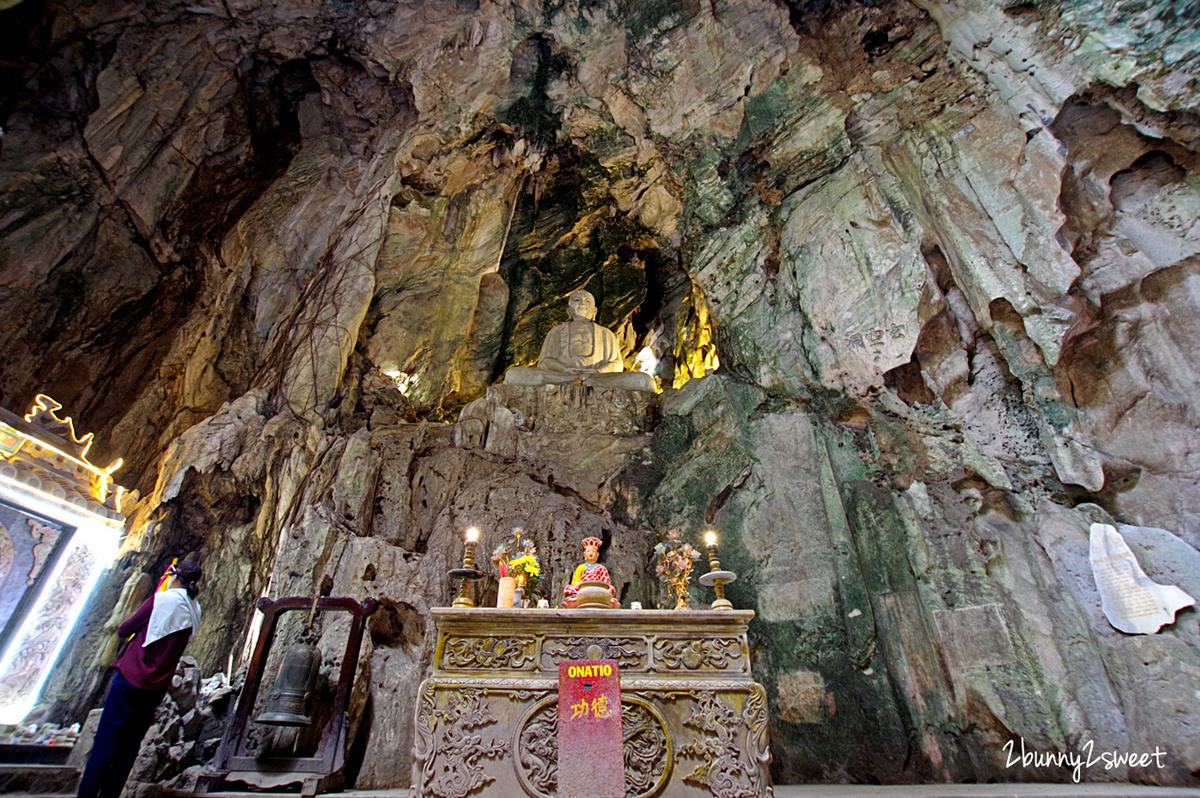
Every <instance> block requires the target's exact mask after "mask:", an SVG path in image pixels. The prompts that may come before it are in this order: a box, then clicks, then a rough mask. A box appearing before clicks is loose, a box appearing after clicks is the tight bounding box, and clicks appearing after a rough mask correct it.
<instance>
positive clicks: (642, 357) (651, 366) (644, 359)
mask: <svg viewBox="0 0 1200 798" xmlns="http://www.w3.org/2000/svg"><path fill="white" fill-rule="evenodd" d="M657 368H658V355H656V354H654V349H653V348H651V347H649V346H643V347H642V351H640V352H638V354H637V357H636V358H634V361H633V370H634V371H644V372H645V373H647V374H649V375H651V376H653V375H654V370H655V369H657Z"/></svg>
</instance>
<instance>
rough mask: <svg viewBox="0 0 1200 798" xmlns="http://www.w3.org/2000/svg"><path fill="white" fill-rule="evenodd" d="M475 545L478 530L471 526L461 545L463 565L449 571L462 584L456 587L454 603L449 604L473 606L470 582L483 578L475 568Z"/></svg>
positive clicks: (451, 576)
mask: <svg viewBox="0 0 1200 798" xmlns="http://www.w3.org/2000/svg"><path fill="white" fill-rule="evenodd" d="M477 545H479V530H478V529H476V528H475V527H471V528H470V529H468V530H467V539H466V543H465V544H464V545H463V566H462V568H455V569H454V570H452V571H451V572H450V578H451V579H461V580H462V585H461V586H460V587H459V589H458V598H456V599H454V603H453V604H451V605H450V606H452V607H474V606H475V601H474V600H473V599H472V598H471V582H473V581H475V580H476V579H482V578H483V574H482V573H481V572H480V571H478V570H476V569H475V547H476V546H477Z"/></svg>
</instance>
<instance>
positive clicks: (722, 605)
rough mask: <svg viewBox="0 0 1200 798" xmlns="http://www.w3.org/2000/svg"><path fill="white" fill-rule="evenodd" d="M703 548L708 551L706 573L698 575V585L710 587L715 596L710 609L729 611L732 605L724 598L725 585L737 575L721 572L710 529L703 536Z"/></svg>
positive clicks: (714, 538) (713, 535) (712, 533)
mask: <svg viewBox="0 0 1200 798" xmlns="http://www.w3.org/2000/svg"><path fill="white" fill-rule="evenodd" d="M704 544H705V548H707V549H708V573H706V574H701V575H700V580H699V581H700V584H702V585H704V586H705V587H711V588H712V589H713V592H714V593H716V594H717V598H716V600H715V601H713V603H712V606H711V609H714V610H731V609H733V604H731V603H730V602H729V599H727V598H725V585H727V584H729V583H730V582H732V581H733V580H735V579H737V574H735V573H734V572H733V571H722V570H721V561H720V560H718V559H717V533H716V532H713V531H712V530H711V529H710V530H709V531H708V532H706V533H705V534H704Z"/></svg>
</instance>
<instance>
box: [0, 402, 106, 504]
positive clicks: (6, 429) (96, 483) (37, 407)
mask: <svg viewBox="0 0 1200 798" xmlns="http://www.w3.org/2000/svg"><path fill="white" fill-rule="evenodd" d="M61 409H62V405H60V404H59V403H58V402H56V401H54V400H53V399H51V398H50V397H49V396H46V394H44V393H40V394H38V395H37V397H36V398H35V399H34V404H33V407H32V408H31V409H30V411H29V412H28V413H26V414H25V420H26V421H28V422H29V423H31V424H34V423H37V419H38V416H40V415H41V414H42V413H49V414H50V417H51V418H53V419H54V420H55V421H57V422H58V423H60V424H66V425H67V432H68V436H69V437H70V440H71V441H72V442H73V443H75V444H77V445H78V446H80V447H81V449H80V453H79V456H78V457H76V456H75V455H73V454H71V453H70V452H65V451H63V450H62V449H60V448H58V447H57V446H52V445H51V444H49V443H46V442H45V441H43V440H41V439H40V438H36V437H33V436H30V435H28V434H26V433H24V432H22V431H21V430H18V429H15V428H13V427H10V426H9V425H7V424H5V423H3V422H0V433H3V439H4V445H3V446H2V447H0V448H2V449H3V452H4V454H6V455H8V456H9V457H12V456H14V455H16V453H17V452H18V451H20V450H21V448H22V447H23V446H24V445H25V443H26V442H28V443H30V444H33V445H34V446H35V447H38V448H41V449H44V450H45V451H47V452H50V453H51V454H53V455H55V456H57V457H61V458H63V459H64V460H67V461H70V462H72V463H74V464H75V465H77V466H79V467H81V468H83V469H85V470H86V471H88V472H90V473H91V474H92V477H93V478H92V485H91V489H92V495H93V496H95V497H96V500H97V501H99V502H100V503H101V504H103V503H104V502H105V500H106V499H107V498H108V491H109V490H110V488H111V487H112V482H113V479H112V475H113V472H114V471H116V470H117V469H118V468H120V467H121V466H122V465H123V464H124V462H125V461H124V460H123V459H121V458H119V457H118V458H117V460H116V461H115V462H113V464H112V465H110V466H109V467H108V468H100V467H99V466H96V465H93V464H92V462H91V461H90V460H88V458H87V453H88V450H89V449H91V447H92V439H93V437H94V436H93V435H92V433H90V432H89V433H88V434H87V435H84V436H83V437H82V438H80V437H79V436H77V435H76V434H75V423H74V422H73V421H72V420H71V417H70V416H67V417H66V418H59V416H58V412H57V411H59V410H61ZM13 439H15V440H16V443H15V445H14V444H13Z"/></svg>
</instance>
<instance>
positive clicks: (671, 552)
mask: <svg viewBox="0 0 1200 798" xmlns="http://www.w3.org/2000/svg"><path fill="white" fill-rule="evenodd" d="M681 537H682V536H681V534H680V532H679V530H678V529H672V530H670V531H669V532H667V534H666V540H664V541H662V542H661V543H659V544H658V545H657V546H655V547H654V554H655V556H656V557H657V558H658V565H657V567H656V568H655V571H654V572H655V574H656V575H657V576H658V578H659V579H661V580H662V581H663V582H664V583H665V584H666V587H667V593H668V594H669V595H670V597H671V600H672V601H674V602H675V609H677V610H686V609H687V606H688V583H689V582H690V581H691V578H692V565H693V563H695V562H696V560H698V559H700V552H698V551H696V549H695V548H694V547H693V546H692V544H690V543H684V542H683V541H682V540H680V538H681Z"/></svg>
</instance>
